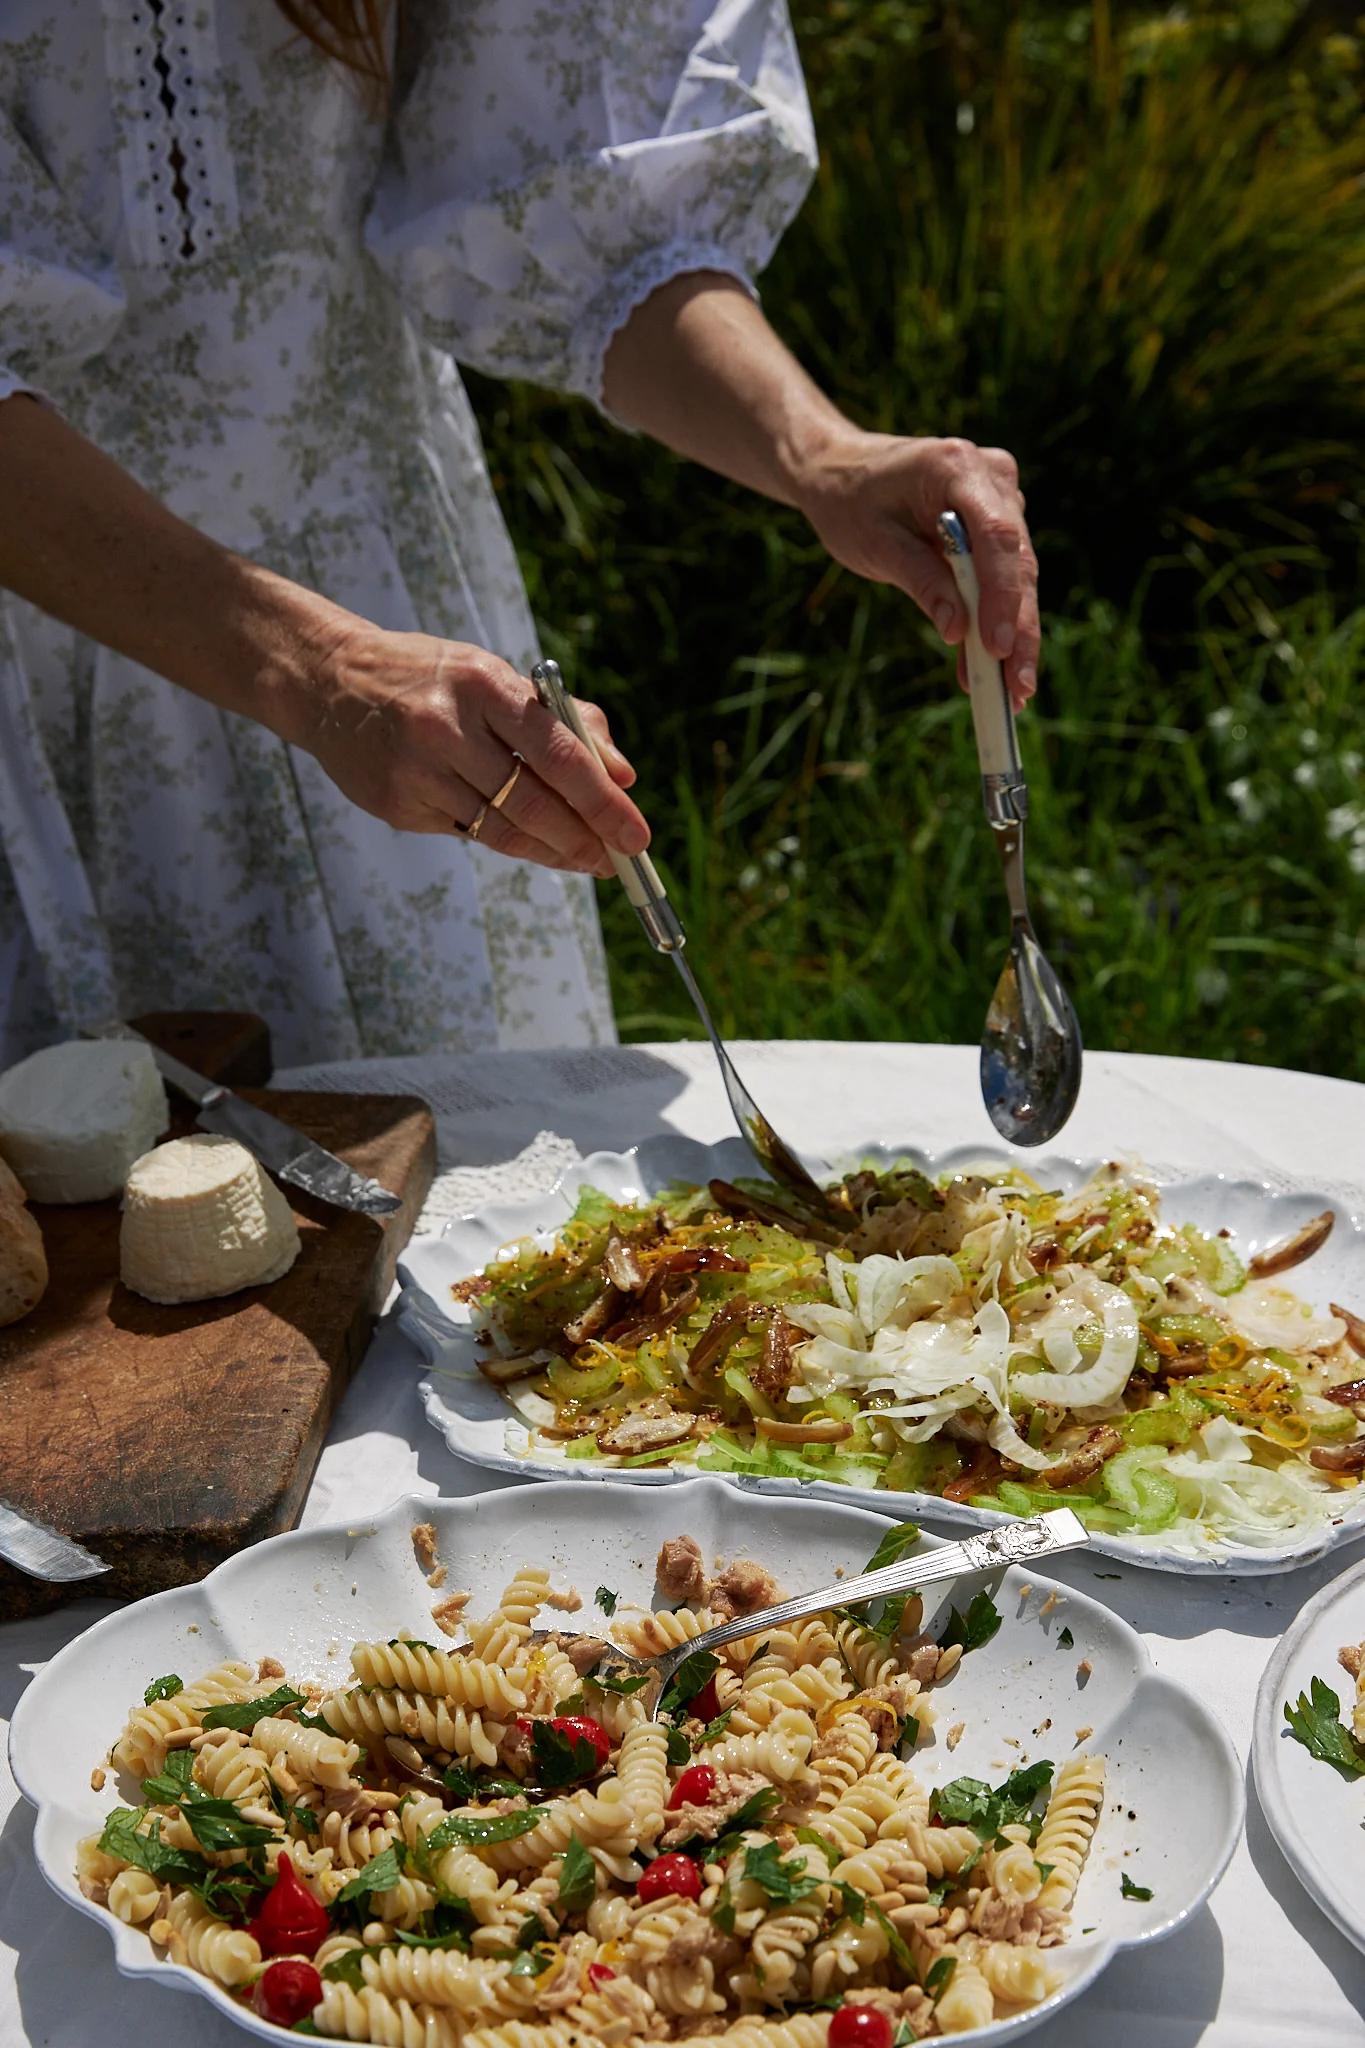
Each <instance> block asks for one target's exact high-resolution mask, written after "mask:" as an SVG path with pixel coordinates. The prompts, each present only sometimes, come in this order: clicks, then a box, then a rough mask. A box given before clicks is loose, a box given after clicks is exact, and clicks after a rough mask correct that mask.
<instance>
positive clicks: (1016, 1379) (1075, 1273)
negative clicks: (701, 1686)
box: [454, 1164, 1365, 1556]
mask: <svg viewBox="0 0 1365 2048" xmlns="http://www.w3.org/2000/svg"><path fill="white" fill-rule="evenodd" d="M838 1198H839V1202H840V1205H841V1207H842V1209H843V1211H844V1213H845V1215H846V1219H847V1220H846V1222H841V1223H837V1224H834V1225H830V1224H828V1223H826V1222H825V1221H823V1220H820V1219H814V1218H812V1217H809V1216H806V1215H804V1214H801V1213H799V1212H798V1211H796V1210H795V1209H793V1208H792V1207H790V1206H789V1205H788V1198H787V1197H785V1196H783V1195H781V1194H779V1191H778V1190H777V1189H776V1188H773V1187H770V1186H768V1185H767V1184H765V1183H741V1184H737V1185H732V1184H730V1183H727V1182H723V1181H712V1182H711V1183H710V1184H709V1185H708V1186H707V1187H702V1188H698V1187H675V1188H671V1189H668V1190H666V1191H665V1192H664V1193H663V1194H661V1195H660V1196H658V1197H656V1198H655V1199H654V1200H653V1202H652V1203H651V1204H650V1205H649V1206H634V1205H628V1204H618V1203H613V1202H612V1201H610V1200H609V1199H608V1198H607V1197H606V1196H604V1195H602V1194H599V1193H597V1192H596V1191H595V1190H592V1189H585V1190H584V1191H583V1193H582V1195H581V1196H580V1198H579V1201H578V1206H577V1208H576V1210H575V1213H574V1215H573V1217H572V1218H571V1219H570V1220H569V1222H568V1223H566V1224H565V1225H564V1226H563V1227H562V1228H561V1230H560V1232H559V1234H558V1236H557V1238H556V1239H555V1241H554V1243H553V1244H551V1245H549V1246H546V1245H544V1244H543V1243H540V1242H537V1241H535V1240H529V1239H528V1240H524V1241H521V1242H518V1243H516V1244H513V1245H511V1246H508V1247H506V1248H505V1249H504V1251H503V1252H502V1253H501V1254H500V1255H499V1257H498V1258H496V1259H495V1260H493V1261H492V1262H491V1263H490V1264H489V1266H488V1267H487V1268H486V1269H485V1271H484V1272H483V1273H482V1274H481V1275H477V1276H475V1277H474V1278H473V1279H472V1280H470V1281H466V1282H464V1283H462V1284H461V1285H460V1286H459V1287H457V1288H456V1289H455V1290H454V1292H455V1294H456V1296H457V1298H460V1299H463V1300H465V1301H467V1302H468V1303H469V1304H470V1306H471V1310H472V1314H473V1317H474V1321H475V1326H476V1329H477V1331H478V1334H479V1341H480V1346H481V1357H480V1361H479V1370H480V1371H481V1372H482V1373H483V1374H484V1376H485V1377H486V1378H488V1379H489V1380H491V1381H493V1382H494V1383H495V1384H496V1385H498V1386H499V1387H501V1388H502V1389H503V1390H504V1392H505V1394H506V1397H507V1399H508V1401H509V1402H510V1404H511V1405H512V1407H513V1408H514V1409H515V1410H516V1413H517V1416H518V1418H519V1419H520V1421H521V1422H522V1423H524V1424H525V1425H527V1428H528V1430H529V1439H527V1437H526V1436H525V1435H524V1434H523V1433H521V1432H517V1433H516V1440H517V1441H519V1442H522V1443H526V1444H527V1446H528V1448H527V1454H528V1455H531V1456H534V1457H536V1458H537V1459H538V1460H540V1461H543V1460H544V1459H545V1458H546V1457H558V1458H562V1459H564V1460H575V1459H586V1460H589V1461H591V1462H594V1463H597V1464H607V1465H610V1466H614V1467H618V1468H621V1467H624V1468H631V1467H639V1466H648V1465H656V1464H669V1465H675V1466H686V1467H689V1468H692V1469H696V1470H700V1471H709V1472H736V1473H745V1474H751V1475H756V1476H759V1477H763V1476H771V1477H787V1478H799V1479H823V1480H831V1481H834V1482H836V1483H839V1484H841V1485H851V1486H856V1487H860V1488H867V1489H881V1490H890V1491H893V1492H898V1493H932V1494H939V1495H942V1496H943V1497H945V1498H947V1499H952V1500H958V1501H966V1502H969V1503H971V1504H973V1505H976V1506H979V1507H982V1508H986V1509H991V1510H995V1511H998V1512H1004V1513H1008V1514H1018V1515H1031V1514H1036V1513H1038V1512H1039V1511H1040V1510H1042V1509H1044V1508H1048V1507H1055V1506H1062V1505H1065V1506H1068V1507H1072V1508H1074V1509H1075V1510H1076V1511H1077V1512H1078V1513H1079V1514H1080V1515H1081V1516H1082V1518H1083V1520H1084V1521H1085V1522H1086V1523H1087V1524H1088V1526H1089V1527H1090V1528H1092V1529H1094V1530H1098V1531H1105V1532H1114V1533H1117V1534H1122V1535H1126V1536H1129V1537H1131V1538H1132V1539H1134V1540H1135V1541H1136V1542H1138V1543H1139V1544H1145V1545H1148V1546H1154V1547H1159V1548H1160V1549H1162V1550H1165V1551H1174V1552H1176V1553H1181V1554H1186V1555H1189V1556H1200V1555H1203V1554H1205V1553H1207V1552H1210V1551H1214V1550H1216V1549H1217V1548H1218V1547H1219V1546H1221V1545H1225V1544H1235V1545H1238V1546H1243V1547H1247V1548H1253V1549H1255V1548H1273V1547H1276V1546H1280V1545H1284V1544H1289V1543H1293V1542H1296V1541H1299V1540H1301V1539H1304V1538H1306V1537H1310V1536H1311V1535H1312V1534H1313V1533H1314V1532H1315V1531H1318V1530H1320V1529H1322V1528H1324V1527H1325V1526H1326V1525H1327V1524H1328V1523H1330V1521H1331V1520H1332V1519H1333V1518H1334V1517H1335V1516H1339V1514H1340V1512H1341V1508H1342V1496H1343V1494H1344V1493H1346V1492H1349V1491H1350V1490H1352V1489H1354V1488H1356V1487H1357V1486H1358V1485H1359V1483H1360V1475H1361V1472H1362V1470H1365V1426H1362V1420H1361V1418H1362V1416H1365V1378H1362V1377H1361V1374H1362V1371H1363V1370H1365V1369H1362V1367H1361V1365H1360V1357H1361V1355H1362V1354H1365V1320H1362V1319H1361V1318H1360V1317H1358V1316H1356V1315H1354V1314H1352V1313H1351V1312H1350V1311H1348V1310H1345V1309H1338V1308H1335V1307H1334V1308H1333V1309H1332V1310H1331V1311H1330V1312H1327V1313H1317V1312H1315V1311H1314V1310H1312V1309H1311V1308H1310V1307H1309V1306H1308V1305H1307V1304H1306V1303H1305V1302H1304V1301H1302V1300H1301V1299H1300V1298H1299V1297H1298V1296H1297V1295H1295V1294H1294V1293H1293V1292H1291V1291H1290V1289H1289V1288H1287V1287H1286V1286H1285V1285H1284V1284H1283V1282H1282V1280H1281V1279H1280V1275H1281V1274H1282V1273H1283V1272H1284V1271H1285V1270H1287V1269H1288V1268H1289V1267H1290V1266H1292V1265H1295V1264H1297V1263H1299V1262H1300V1261H1301V1260H1302V1259H1304V1258H1307V1257H1309V1256H1311V1254H1312V1252H1313V1251H1314V1250H1316V1249H1317V1248H1318V1247H1319V1246H1320V1245H1321V1244H1322V1243H1323V1242H1324V1241H1325V1239H1326V1237H1327V1235H1328V1233H1329V1232H1330V1230H1331V1228H1332V1224H1333V1220H1334V1219H1333V1217H1332V1215H1331V1213H1330V1212H1328V1213H1326V1214H1324V1215H1322V1216H1320V1217H1317V1218H1315V1219H1314V1221H1313V1223H1312V1224H1310V1225H1308V1226H1306V1227H1305V1228H1304V1229H1303V1230H1301V1231H1299V1232H1296V1233H1295V1235H1294V1237H1293V1238H1292V1239H1289V1240H1286V1241H1285V1242H1284V1243H1282V1244H1280V1245H1277V1246H1274V1247H1271V1248H1269V1249H1267V1250H1266V1251H1264V1252H1262V1253H1260V1254H1259V1255H1257V1256H1256V1257H1255V1258H1253V1259H1252V1260H1251V1261H1250V1262H1249V1264H1244V1263H1243V1261H1242V1260H1241V1258H1240V1257H1239V1256H1238V1255H1237V1253H1236V1251H1235V1250H1234V1249H1233V1247H1232V1245H1231V1243H1230V1242H1229V1240H1228V1238H1227V1237H1226V1236H1217V1235H1206V1234H1205V1233H1203V1232H1201V1231H1199V1230H1196V1229H1195V1228H1193V1227H1192V1226H1190V1225H1184V1226H1180V1227H1176V1226H1173V1225H1171V1224H1169V1223H1167V1222H1165V1221H1164V1220H1163V1218H1162V1215H1161V1210H1160V1200H1159V1195H1158V1191H1157V1189H1156V1187H1155V1186H1154V1185H1153V1184H1152V1183H1151V1182H1150V1181H1148V1180H1147V1179H1145V1178H1144V1177H1143V1176H1142V1175H1141V1174H1140V1173H1139V1172H1137V1171H1136V1170H1134V1169H1131V1168H1125V1167H1123V1166H1121V1165H1118V1164H1110V1165H1107V1166H1105V1167H1103V1168H1102V1169H1100V1170H1099V1171H1098V1172H1097V1173H1095V1174H1094V1175H1093V1176H1092V1178H1091V1179H1090V1180H1089V1181H1088V1182H1087V1183H1086V1184H1085V1185H1084V1186H1083V1187H1081V1188H1079V1189H1077V1190H1076V1191H1075V1192H1071V1193H1067V1192H1064V1191H1061V1190H1058V1189H1055V1188H1047V1187H1044V1186H1041V1185H1040V1184H1039V1183H1038V1182H1037V1181H1035V1180H1034V1179H1032V1178H1031V1177H1030V1176H1029V1175H1028V1174H1026V1173H1024V1172H1023V1171H1021V1170H1018V1169H1012V1170H1010V1171H1007V1172H1003V1173H990V1174H987V1173H980V1174H959V1175H956V1176H953V1177H946V1176H945V1177H944V1178H943V1179H941V1180H939V1181H937V1182H935V1181H932V1180H930V1179H928V1178H926V1176H925V1175H923V1174H922V1173H919V1172H918V1171H916V1170H914V1169H912V1168H908V1167H902V1168H895V1169H892V1170H890V1171H886V1172H881V1173H874V1172H871V1171H867V1172H861V1173H857V1174H854V1175H850V1176H849V1177H848V1178H847V1179H846V1180H845V1181H844V1182H842V1183H841V1184H840V1187H839V1189H838Z"/></svg>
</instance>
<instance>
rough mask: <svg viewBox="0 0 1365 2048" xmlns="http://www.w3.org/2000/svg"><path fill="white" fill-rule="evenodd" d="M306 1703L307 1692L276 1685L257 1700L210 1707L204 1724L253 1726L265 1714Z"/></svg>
mask: <svg viewBox="0 0 1365 2048" xmlns="http://www.w3.org/2000/svg"><path fill="white" fill-rule="evenodd" d="M307 1703H308V1695H307V1693H303V1692H295V1690H294V1688H293V1686H292V1685H277V1686H276V1687H275V1690H274V1692H268V1693H266V1694H264V1696H263V1697H262V1698H261V1699H258V1700H241V1701H239V1702H235V1703H234V1702H232V1701H229V1702H228V1703H227V1704H226V1705H224V1706H221V1707H210V1708H209V1710H208V1712H207V1713H206V1714H205V1716H204V1726H205V1727H206V1728H254V1727H255V1726H256V1723H257V1722H258V1721H262V1720H264V1719H265V1717H266V1715H267V1714H280V1713H283V1711H284V1709H285V1708H286V1707H302V1706H306V1705H307Z"/></svg>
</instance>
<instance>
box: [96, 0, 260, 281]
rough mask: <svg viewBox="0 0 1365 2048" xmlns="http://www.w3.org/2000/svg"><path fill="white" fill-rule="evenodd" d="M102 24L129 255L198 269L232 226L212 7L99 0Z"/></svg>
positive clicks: (173, 0) (232, 195)
mask: <svg viewBox="0 0 1365 2048" xmlns="http://www.w3.org/2000/svg"><path fill="white" fill-rule="evenodd" d="M105 27H106V46H107V51H108V58H109V72H110V78H111V81H112V83H113V85H114V88H115V95H116V106H117V109H118V113H119V116H120V118H119V135H120V164H121V169H122V174H123V177H122V182H123V196H124V210H125V215H126V219H127V227H128V238H129V242H130V245H131V250H132V254H133V256H134V258H135V259H136V260H137V261H139V262H141V263H147V264H151V265H154V266H156V267H158V268H167V267H170V266H174V265H178V264H188V263H199V262H203V261H205V260H206V259H207V258H209V257H211V256H212V255H213V254H214V252H215V250H216V249H217V248H218V247H219V246H220V245H221V244H222V243H223V242H224V241H225V240H227V239H228V238H229V237H230V236H231V235H233V234H234V233H235V232H236V228H237V188H236V180H235V178H234V176H233V169H232V160H231V156H230V154H229V151H228V146H227V122H226V112H225V105H224V98H223V76H222V65H221V63H220V61H219V56H218V37H217V32H216V28H215V23H214V9H213V8H212V7H211V6H207V5H204V4H203V0H198V4H190V0H106V12H105Z"/></svg>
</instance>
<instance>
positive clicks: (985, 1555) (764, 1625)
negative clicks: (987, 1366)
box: [388, 1508, 1090, 1792]
mask: <svg viewBox="0 0 1365 2048" xmlns="http://www.w3.org/2000/svg"><path fill="white" fill-rule="evenodd" d="M1089 1541H1090V1535H1089V1531H1088V1530H1087V1529H1086V1526H1085V1524H1084V1522H1083V1521H1082V1520H1081V1518H1080V1516H1079V1515H1078V1514H1077V1513H1076V1512H1075V1510H1074V1509H1072V1508H1052V1509H1050V1510H1049V1511H1048V1513H1047V1514H1044V1515H1034V1516H1032V1517H1031V1518H1030V1519H1029V1520H1027V1521H1023V1522H1007V1523H1005V1524H1004V1525H1003V1526H1002V1527H1000V1528H996V1529H982V1530H979V1531H977V1532H976V1533H975V1534H973V1535H971V1536H964V1537H963V1539H962V1541H961V1542H960V1543H945V1544H942V1545H941V1546H940V1547H939V1548H937V1549H935V1550H928V1551H925V1552H924V1553H923V1554H922V1555H921V1556H919V1557H907V1558H902V1559H901V1560H900V1562H899V1563H898V1564H888V1565H883V1566H882V1567H881V1568H880V1570H878V1571H875V1572H863V1573H861V1574H860V1575H859V1576H858V1577H857V1578H854V1579H842V1580H840V1581H839V1582H838V1583H837V1584H835V1585H833V1586H822V1587H820V1588H819V1590H818V1591H817V1592H814V1593H797V1594H795V1595H793V1597H792V1598H791V1599H790V1600H779V1601H777V1602H776V1604H775V1605H773V1606H772V1607H761V1608H759V1609H758V1610H757V1611H756V1612H755V1613H753V1614H739V1615H736V1616H735V1618H734V1620H733V1621H722V1622H719V1623H718V1624H717V1625H716V1627H715V1628H708V1629H704V1630H703V1631H702V1633H701V1634H700V1635H697V1636H689V1637H688V1639H687V1640H686V1642H682V1643H679V1644H678V1645H677V1647H676V1648H674V1649H671V1650H663V1651H661V1652H660V1653H659V1655H658V1656H655V1657H636V1656H633V1655H632V1654H631V1652H630V1651H629V1650H623V1649H621V1648H620V1647H619V1646H618V1645H617V1644H616V1643H609V1642H604V1641H603V1640H602V1639H601V1638H600V1637H598V1636H588V1635H584V1636H581V1637H579V1638H578V1640H579V1641H580V1642H583V1643H589V1644H591V1645H592V1646H593V1647H594V1648H595V1649H598V1650H599V1651H600V1652H601V1655H600V1657H599V1658H598V1661H597V1665H596V1667H595V1669H596V1671H599V1672H600V1671H602V1670H603V1669H607V1670H610V1671H611V1672H613V1673H614V1674H618V1675H620V1676H622V1677H626V1678H635V1679H639V1680H641V1681H642V1683H641V1684H639V1685H638V1686H634V1687H632V1688H631V1690H632V1692H636V1693H639V1694H642V1695H644V1696H645V1698H644V1701H643V1702H642V1703H645V1704H647V1707H648V1718H649V1719H650V1720H651V1721H657V1720H658V1718H659V1711H660V1706H661V1703H662V1701H663V1699H664V1696H665V1695H666V1693H667V1691H668V1688H669V1686H670V1685H671V1684H672V1682H673V1680H674V1678H675V1677H676V1676H677V1673H678V1670H679V1668H680V1667H681V1666H682V1665H683V1664H685V1663H686V1662H687V1660H688V1658H689V1657H696V1656H702V1655H705V1654H706V1653H707V1652H708V1651H711V1650H718V1649H720V1648H721V1646H722V1645H723V1644H725V1643H733V1642H736V1641H737V1640H738V1639H739V1638H740V1637H741V1636H757V1635H765V1634H767V1632H768V1631H769V1630H770V1629H778V1628H785V1627H786V1626H787V1624H788V1623H789V1622H793V1621H802V1620H804V1619H805V1617H806V1616H807V1615H809V1614H829V1613H831V1612H832V1611H833V1609H835V1608H836V1607H860V1606H862V1605H863V1603H864V1602H865V1601H869V1600H885V1599H889V1598H890V1597H891V1596H892V1595H893V1594H896V1593H913V1592H916V1591H917V1590H918V1589H919V1588H920V1587H921V1586H933V1585H938V1584H939V1583H940V1582H941V1581H942V1580H944V1579H960V1578H962V1577H964V1576H965V1575H966V1574H967V1573H968V1572H989V1571H999V1570H1002V1569H1004V1568H1005V1567H1006V1566H1008V1565H1012V1564H1022V1563H1023V1562H1024V1561H1025V1560H1026V1559H1027V1560H1028V1562H1029V1563H1030V1564H1032V1563H1034V1562H1035V1561H1036V1560H1037V1559H1038V1558H1042V1557H1052V1556H1055V1555H1056V1554H1057V1552H1058V1551H1062V1550H1076V1549H1078V1548H1079V1547H1080V1546H1081V1545H1082V1544H1085V1543H1088V1542H1089ZM565 1633H566V1631H564V1630H563V1629H534V1630H532V1632H531V1636H530V1638H529V1640H530V1642H531V1644H532V1645H534V1644H537V1643H551V1644H556V1645H562V1643H563V1639H564V1635H565ZM453 1654H454V1655H456V1656H459V1655H464V1656H469V1655H471V1654H472V1651H471V1649H470V1647H469V1646H468V1645H464V1646H462V1647H461V1649H459V1650H456V1651H455V1652H454V1653H453ZM651 1687H652V1690H650V1688H651ZM388 1747H389V1751H390V1754H391V1755H392V1756H393V1757H394V1759H395V1761H396V1762H397V1763H399V1764H400V1766H401V1767H402V1769H403V1772H404V1775H405V1776H407V1777H410V1778H414V1779H416V1780H418V1781H419V1782H420V1783H423V1784H429V1785H431V1786H433V1787H434V1788H436V1789H438V1790H444V1785H443V1782H442V1780H441V1779H440V1778H439V1777H438V1776H436V1774H435V1773H434V1772H431V1771H428V1770H427V1769H426V1767H425V1765H424V1764H422V1762H421V1758H420V1754H419V1752H418V1751H416V1750H415V1749H413V1748H412V1745H411V1744H409V1743H407V1742H404V1741H402V1740H401V1739H399V1738H393V1737H391V1738H390V1739H389V1744H388ZM413 1758H417V1762H416V1763H414V1762H413ZM523 1789H524V1790H525V1791H527V1792H536V1791H538V1790H540V1789H541V1788H540V1787H537V1786H535V1785H529V1784H528V1785H526V1786H524V1787H523Z"/></svg>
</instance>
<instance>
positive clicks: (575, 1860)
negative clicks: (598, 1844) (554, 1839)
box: [559, 1835, 597, 1913]
mask: <svg viewBox="0 0 1365 2048" xmlns="http://www.w3.org/2000/svg"><path fill="white" fill-rule="evenodd" d="M596 1890H597V1865H596V1864H595V1863H594V1862H593V1860H592V1857H591V1856H590V1855H589V1854H588V1852H587V1850H586V1849H585V1848H584V1847H583V1844H582V1843H581V1842H580V1841H579V1839H578V1837H577V1835H570V1837H569V1846H568V1848H567V1849H566V1850H565V1851H564V1854H563V1856H562V1857H561V1859H560V1864H559V1903H560V1905H561V1907H562V1908H563V1910H564V1911H565V1912H566V1913H582V1912H585V1911H586V1910H587V1908H588V1907H589V1906H590V1905H591V1903H592V1899H593V1895H594V1893H595V1892H596Z"/></svg>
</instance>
